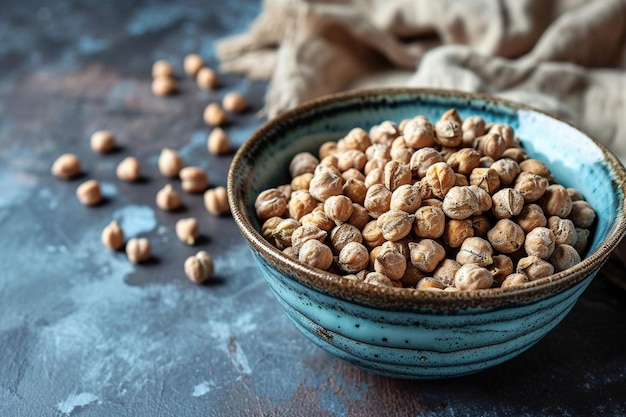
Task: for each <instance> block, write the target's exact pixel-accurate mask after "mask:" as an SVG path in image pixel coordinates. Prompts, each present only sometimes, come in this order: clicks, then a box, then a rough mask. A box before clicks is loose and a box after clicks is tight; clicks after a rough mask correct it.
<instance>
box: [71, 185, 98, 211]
mask: <svg viewBox="0 0 626 417" xmlns="http://www.w3.org/2000/svg"><path fill="white" fill-rule="evenodd" d="M76 197H78V200H79V201H80V202H81V203H82V204H84V205H86V206H95V205H97V204H100V203H101V202H102V191H100V183H99V182H98V181H96V180H88V181H85V182H83V183H82V184H80V185H79V186H78V188H76Z"/></svg>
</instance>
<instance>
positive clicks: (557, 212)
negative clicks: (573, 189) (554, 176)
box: [538, 184, 572, 218]
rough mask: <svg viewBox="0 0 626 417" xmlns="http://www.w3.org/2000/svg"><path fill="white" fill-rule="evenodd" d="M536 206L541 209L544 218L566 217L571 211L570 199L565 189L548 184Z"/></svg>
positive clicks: (557, 185) (558, 185)
mask: <svg viewBox="0 0 626 417" xmlns="http://www.w3.org/2000/svg"><path fill="white" fill-rule="evenodd" d="M538 204H539V205H540V206H541V208H543V211H544V213H545V214H546V216H548V217H549V216H559V217H563V218H565V217H567V216H569V214H570V212H571V211H572V199H571V198H570V196H569V194H568V193H567V190H566V189H565V187H563V186H562V185H560V184H550V185H549V186H548V188H546V191H545V193H544V194H543V196H542V197H541V199H539V201H538Z"/></svg>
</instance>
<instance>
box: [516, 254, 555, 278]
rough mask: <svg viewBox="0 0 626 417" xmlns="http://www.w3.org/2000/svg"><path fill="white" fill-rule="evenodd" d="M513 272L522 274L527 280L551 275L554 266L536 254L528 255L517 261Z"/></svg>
mask: <svg viewBox="0 0 626 417" xmlns="http://www.w3.org/2000/svg"><path fill="white" fill-rule="evenodd" d="M515 272H517V273H520V274H524V275H526V277H527V278H528V279H529V280H531V281H534V280H536V279H540V278H545V277H547V276H550V275H552V274H553V273H554V266H552V264H551V263H549V262H548V261H545V260H543V259H541V258H539V257H538V256H534V255H530V256H526V257H524V258H522V259H520V260H519V261H517V267H516V270H515Z"/></svg>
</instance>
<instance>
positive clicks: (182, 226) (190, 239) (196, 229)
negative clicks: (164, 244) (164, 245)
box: [175, 217, 200, 246]
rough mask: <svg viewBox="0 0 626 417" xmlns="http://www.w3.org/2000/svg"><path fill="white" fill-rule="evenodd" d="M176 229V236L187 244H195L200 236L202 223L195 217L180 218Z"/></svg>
mask: <svg viewBox="0 0 626 417" xmlns="http://www.w3.org/2000/svg"><path fill="white" fill-rule="evenodd" d="M175 229H176V237H177V238H178V239H179V240H180V241H181V242H183V243H184V244H186V245H190V246H192V245H195V244H196V242H197V241H198V237H199V236H200V224H199V223H198V220H196V219H195V218H193V217H188V218H185V219H180V220H178V221H177V222H176V227H175Z"/></svg>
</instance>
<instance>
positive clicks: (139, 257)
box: [126, 237, 152, 264]
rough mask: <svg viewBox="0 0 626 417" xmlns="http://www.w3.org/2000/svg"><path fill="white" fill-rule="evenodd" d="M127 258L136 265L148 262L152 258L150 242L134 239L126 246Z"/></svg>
mask: <svg viewBox="0 0 626 417" xmlns="http://www.w3.org/2000/svg"><path fill="white" fill-rule="evenodd" d="M126 256H127V257H128V260H129V261H131V262H132V263H134V264H139V263H142V262H145V261H147V260H148V259H150V257H151V256H152V247H151V246H150V241H149V240H148V239H146V238H136V237H134V238H132V239H130V240H129V241H128V243H127V244H126Z"/></svg>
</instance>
